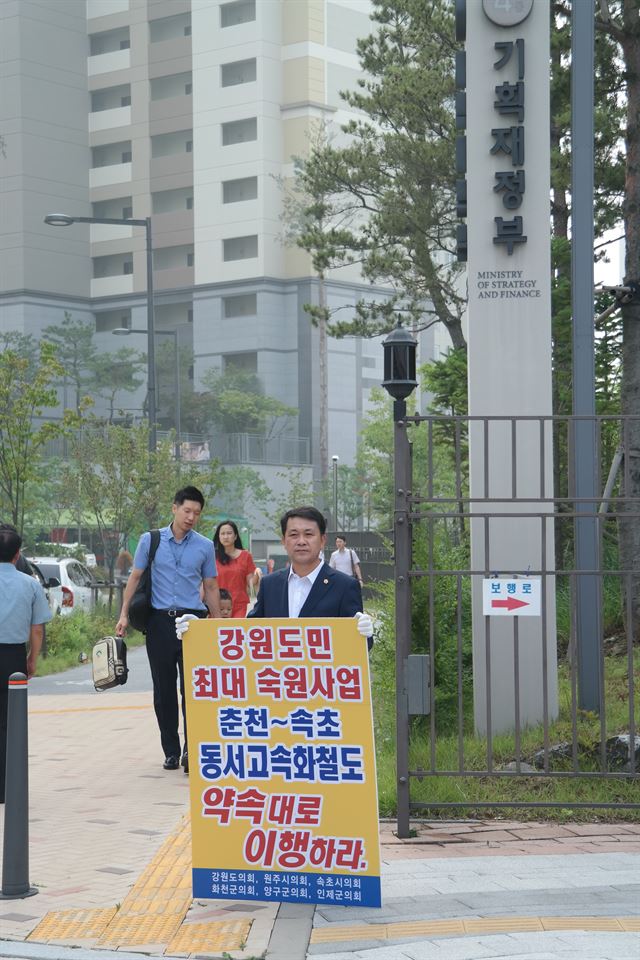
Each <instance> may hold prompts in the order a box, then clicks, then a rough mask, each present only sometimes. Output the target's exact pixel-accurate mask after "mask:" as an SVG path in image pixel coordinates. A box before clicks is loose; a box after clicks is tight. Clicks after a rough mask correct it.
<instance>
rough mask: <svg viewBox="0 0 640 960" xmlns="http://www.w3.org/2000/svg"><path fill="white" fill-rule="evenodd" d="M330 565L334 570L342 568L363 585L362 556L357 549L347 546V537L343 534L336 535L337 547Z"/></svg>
mask: <svg viewBox="0 0 640 960" xmlns="http://www.w3.org/2000/svg"><path fill="white" fill-rule="evenodd" d="M329 566H330V567H333V569H334V570H340V572H341V573H346V574H347V575H348V576H351V577H355V578H356V580H357V581H358V583H359V584H360V586H362V573H361V572H360V558H359V557H358V554H357V553H356V552H355V550H351V549H350V547H348V546H347V538H346V537H345V536H344V535H342V536H340V537H336V549H335V550H334V551H333V553H332V554H331V559H330V560H329Z"/></svg>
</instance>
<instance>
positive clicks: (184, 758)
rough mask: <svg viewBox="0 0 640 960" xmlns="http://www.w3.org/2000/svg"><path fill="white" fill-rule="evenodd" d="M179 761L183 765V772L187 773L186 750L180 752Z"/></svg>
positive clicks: (187, 757) (187, 756) (187, 758)
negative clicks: (180, 758)
mask: <svg viewBox="0 0 640 960" xmlns="http://www.w3.org/2000/svg"><path fill="white" fill-rule="evenodd" d="M180 763H181V764H182V766H183V767H184V772H185V773H189V754H188V753H187V751H186V750H185V751H184V753H183V754H182V760H181V761H180Z"/></svg>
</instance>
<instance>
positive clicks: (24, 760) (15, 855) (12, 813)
mask: <svg viewBox="0 0 640 960" xmlns="http://www.w3.org/2000/svg"><path fill="white" fill-rule="evenodd" d="M28 764H29V742H28V724H27V678H26V677H25V675H24V673H12V674H11V676H10V677H9V697H8V705H7V769H6V788H5V814H4V842H3V850H2V892H0V900H22V899H24V898H25V897H32V896H33V895H34V894H36V893H37V892H38V890H37V887H32V886H31V885H30V884H29V766H28Z"/></svg>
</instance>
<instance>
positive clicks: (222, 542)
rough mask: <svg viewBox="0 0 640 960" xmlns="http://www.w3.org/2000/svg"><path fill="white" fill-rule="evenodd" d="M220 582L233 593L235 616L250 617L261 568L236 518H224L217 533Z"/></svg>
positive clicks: (216, 547) (215, 534)
mask: <svg viewBox="0 0 640 960" xmlns="http://www.w3.org/2000/svg"><path fill="white" fill-rule="evenodd" d="M213 546H214V548H215V551H216V566H217V568H218V583H219V585H220V586H221V587H224V589H225V590H228V591H229V593H230V594H231V596H232V597H233V612H232V614H231V616H232V617H246V615H247V607H248V606H249V600H250V598H249V590H250V589H251V588H252V587H254V588H257V587H258V584H259V583H260V571H259V570H258V568H257V567H256V565H255V563H254V562H253V557H252V556H251V554H250V553H249V551H248V550H245V549H244V547H243V546H242V540H241V538H240V531H239V530H238V527H237V526H236V524H235V523H234V522H233V520H223V521H222V523H219V524H218V526H217V527H216V530H215V533H214V535H213Z"/></svg>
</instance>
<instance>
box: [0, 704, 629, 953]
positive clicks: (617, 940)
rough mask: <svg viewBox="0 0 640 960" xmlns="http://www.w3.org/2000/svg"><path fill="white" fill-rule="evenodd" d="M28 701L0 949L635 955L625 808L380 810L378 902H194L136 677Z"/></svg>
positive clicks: (182, 797) (168, 778) (0, 914)
mask: <svg viewBox="0 0 640 960" xmlns="http://www.w3.org/2000/svg"><path fill="white" fill-rule="evenodd" d="M29 713H30V728H29V736H30V741H29V743H30V788H31V789H30V793H31V802H30V880H31V883H32V884H34V885H35V886H37V887H38V889H39V893H38V895H37V896H34V897H30V898H25V899H23V900H13V901H0V957H18V958H30V960H62V958H63V957H65V958H66V957H68V958H69V960H85V958H86V960H90V958H94V957H95V958H99V960H109V958H111V957H114V958H115V957H116V956H118V957H121V958H122V960H126V958H130V957H133V956H135V955H140V954H150V955H153V956H181V957H194V958H195V957H218V958H220V957H223V956H225V957H226V956H228V957H231V958H246V960H249V958H258V957H266V958H267V960H302V958H304V957H305V956H309V957H312V958H313V957H316V956H319V955H321V956H322V960H365V958H366V960H404V958H411V960H436V958H437V960H458V958H459V960H475V958H492V957H510V958H511V960H516V958H525V957H526V958H527V960H627V958H629V960H631V958H633V960H640V920H639V919H638V918H639V915H640V856H639V855H638V853H639V852H640V825H637V824H630V823H629V824H621V825H612V824H586V825H577V824H576V825H563V826H555V825H549V824H539V823H536V824H521V823H517V822H515V821H514V822H506V821H488V822H477V821H473V822H472V821H455V822H449V823H446V822H437V823H423V824H419V825H416V826H417V836H416V837H415V838H412V839H411V840H398V839H397V838H396V837H395V836H394V832H393V831H394V827H395V825H394V824H393V823H382V824H381V838H382V859H383V907H382V909H381V910H366V909H356V908H344V907H340V906H337V905H331V904H330V903H326V904H324V905H322V906H319V907H318V908H317V910H316V911H315V916H314V915H313V914H314V911H313V908H310V907H309V906H305V905H298V904H288V905H287V904H283V905H278V904H267V903H249V902H246V901H239V902H233V901H223V900H219V901H202V902H194V901H192V899H191V895H190V824H189V819H188V778H187V777H185V776H184V774H183V773H182V771H181V770H180V771H164V770H163V769H162V765H161V763H162V753H161V750H160V747H159V737H158V733H157V728H156V723H155V717H154V715H153V709H152V707H151V693H150V692H136V691H135V690H132V691H129V690H127V689H126V688H121V689H120V690H118V691H117V695H114V696H110V693H106V694H102V695H99V694H96V693H72V694H67V695H65V696H53V695H39V696H31V697H30V701H29ZM3 818H4V807H3V806H0V835H3V833H4V826H3ZM312 927H313V929H312ZM309 940H310V942H309ZM71 946H73V947H74V948H75V949H74V950H69V949H68V948H69V947H71Z"/></svg>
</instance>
